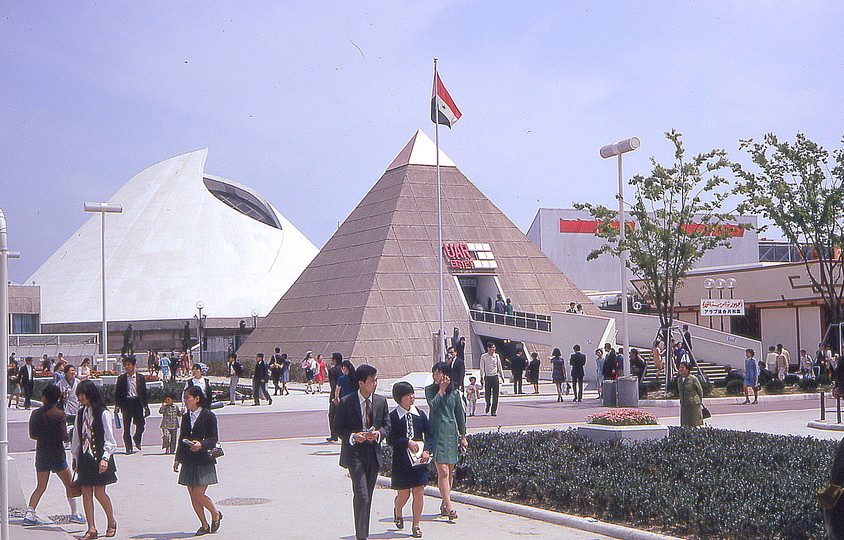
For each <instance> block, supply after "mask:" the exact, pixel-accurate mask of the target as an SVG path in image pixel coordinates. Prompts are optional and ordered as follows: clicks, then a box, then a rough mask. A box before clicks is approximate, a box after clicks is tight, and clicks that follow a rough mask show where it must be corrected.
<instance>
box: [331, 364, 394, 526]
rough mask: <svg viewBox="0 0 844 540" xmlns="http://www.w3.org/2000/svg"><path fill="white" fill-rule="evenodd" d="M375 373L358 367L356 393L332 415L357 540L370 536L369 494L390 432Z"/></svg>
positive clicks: (369, 369)
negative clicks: (349, 486) (346, 475)
mask: <svg viewBox="0 0 844 540" xmlns="http://www.w3.org/2000/svg"><path fill="white" fill-rule="evenodd" d="M377 374H378V370H376V369H375V368H374V367H372V366H368V365H366V364H362V365H360V366H358V367H357V369H356V370H355V380H356V381H357V383H358V391H357V392H354V393H352V394H349V395H347V396H346V397H344V398H343V399H341V400H340V404H339V405H337V412H336V413H335V416H334V430H335V433H336V434H337V436H338V437H340V444H341V446H340V466H341V467H345V468H346V469H349V476H350V477H351V479H352V493H353V497H352V507H353V510H354V516H355V536H356V537H357V538H358V539H359V540H362V539H365V538H368V537H369V515H370V509H371V507H372V493H373V491H375V480H376V478H377V477H378V470H379V469H380V468H381V463H382V460H383V452H382V451H381V442H382V441H385V440H386V439H387V434H388V433H389V431H390V416H389V414H388V410H387V399H386V398H385V397H384V396H379V395H377V394H375V388H376V387H377V386H378V376H377Z"/></svg>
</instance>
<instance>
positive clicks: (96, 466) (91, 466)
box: [76, 453, 117, 486]
mask: <svg viewBox="0 0 844 540" xmlns="http://www.w3.org/2000/svg"><path fill="white" fill-rule="evenodd" d="M76 473H77V475H78V476H77V478H78V480H77V482H76V483H77V484H78V485H80V486H107V485H109V484H113V483H115V482H117V474H116V473H117V467H116V466H115V465H114V456H112V457H110V458H108V468H107V469H106V472H104V473H102V474H100V462H99V461H96V460H94V458H93V456H91V455H90V454H87V453H80V455H79V458H78V460H77V463H76Z"/></svg>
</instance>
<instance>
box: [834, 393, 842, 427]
mask: <svg viewBox="0 0 844 540" xmlns="http://www.w3.org/2000/svg"><path fill="white" fill-rule="evenodd" d="M835 415H836V416H837V417H838V423H839V424H840V423H841V396H838V397H837V398H835Z"/></svg>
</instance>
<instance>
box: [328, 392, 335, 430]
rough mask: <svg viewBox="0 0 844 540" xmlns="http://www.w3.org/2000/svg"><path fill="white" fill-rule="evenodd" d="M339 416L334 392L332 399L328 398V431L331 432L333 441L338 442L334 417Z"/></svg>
mask: <svg viewBox="0 0 844 540" xmlns="http://www.w3.org/2000/svg"><path fill="white" fill-rule="evenodd" d="M336 414H337V405H335V404H334V391H332V392H331V397H329V398H328V429H329V430H330V436H329V438H330V439H331V440H332V441H336V440H337V432H336V431H335V430H334V416H335V415H336Z"/></svg>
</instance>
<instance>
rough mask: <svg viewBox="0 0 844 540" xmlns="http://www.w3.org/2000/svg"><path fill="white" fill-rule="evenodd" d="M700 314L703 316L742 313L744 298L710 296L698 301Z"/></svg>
mask: <svg viewBox="0 0 844 540" xmlns="http://www.w3.org/2000/svg"><path fill="white" fill-rule="evenodd" d="M700 314H701V316H703V317H720V316H723V315H739V316H741V315H744V300H736V299H734V298H724V299H720V298H712V299H709V300H701V301H700Z"/></svg>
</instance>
